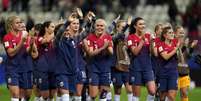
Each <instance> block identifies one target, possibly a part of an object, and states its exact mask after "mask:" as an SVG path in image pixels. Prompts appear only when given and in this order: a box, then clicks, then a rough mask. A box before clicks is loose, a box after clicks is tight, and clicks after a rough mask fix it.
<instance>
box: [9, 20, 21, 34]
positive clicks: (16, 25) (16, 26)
mask: <svg viewBox="0 0 201 101" xmlns="http://www.w3.org/2000/svg"><path fill="white" fill-rule="evenodd" d="M21 23H22V22H21V19H20V18H16V19H15V20H14V21H13V23H12V24H11V26H12V30H14V31H20V30H21V26H22V24H21Z"/></svg>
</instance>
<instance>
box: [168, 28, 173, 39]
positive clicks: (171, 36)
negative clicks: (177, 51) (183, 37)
mask: <svg viewBox="0 0 201 101" xmlns="http://www.w3.org/2000/svg"><path fill="white" fill-rule="evenodd" d="M166 39H168V40H172V39H174V33H173V30H172V29H169V30H168V31H167V33H166Z"/></svg>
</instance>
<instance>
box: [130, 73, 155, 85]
mask: <svg viewBox="0 0 201 101" xmlns="http://www.w3.org/2000/svg"><path fill="white" fill-rule="evenodd" d="M149 81H154V72H153V70H151V71H134V72H130V74H129V83H130V84H131V85H145V84H146V83H147V82H149Z"/></svg>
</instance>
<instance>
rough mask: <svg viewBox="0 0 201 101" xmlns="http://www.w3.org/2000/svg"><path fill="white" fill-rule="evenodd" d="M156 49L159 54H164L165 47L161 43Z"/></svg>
mask: <svg viewBox="0 0 201 101" xmlns="http://www.w3.org/2000/svg"><path fill="white" fill-rule="evenodd" d="M157 49H158V52H159V53H162V52H165V45H164V44H162V43H161V44H160V45H158V46H157Z"/></svg>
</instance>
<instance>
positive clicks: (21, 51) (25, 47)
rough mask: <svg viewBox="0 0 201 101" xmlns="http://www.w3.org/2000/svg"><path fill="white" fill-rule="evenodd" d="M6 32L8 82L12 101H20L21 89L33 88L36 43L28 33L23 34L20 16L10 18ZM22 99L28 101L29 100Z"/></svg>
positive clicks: (4, 39) (4, 40)
mask: <svg viewBox="0 0 201 101" xmlns="http://www.w3.org/2000/svg"><path fill="white" fill-rule="evenodd" d="M6 30H7V34H6V35H5V36H4V38H3V42H4V47H5V49H6V52H7V55H8V59H7V60H6V61H5V67H6V78H7V79H6V80H7V85H8V88H9V90H10V93H11V101H19V98H20V89H31V88H32V81H31V80H32V78H31V75H32V57H33V58H36V57H37V52H36V51H35V49H36V47H35V45H34V41H33V40H29V39H28V36H27V35H28V33H27V32H24V33H22V24H21V19H20V18H19V17H18V16H10V17H8V19H7V21H6ZM30 47H32V48H30ZM31 56H32V57H31ZM23 97H25V96H23ZM21 99H24V100H28V99H29V98H21Z"/></svg>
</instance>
